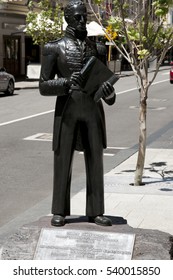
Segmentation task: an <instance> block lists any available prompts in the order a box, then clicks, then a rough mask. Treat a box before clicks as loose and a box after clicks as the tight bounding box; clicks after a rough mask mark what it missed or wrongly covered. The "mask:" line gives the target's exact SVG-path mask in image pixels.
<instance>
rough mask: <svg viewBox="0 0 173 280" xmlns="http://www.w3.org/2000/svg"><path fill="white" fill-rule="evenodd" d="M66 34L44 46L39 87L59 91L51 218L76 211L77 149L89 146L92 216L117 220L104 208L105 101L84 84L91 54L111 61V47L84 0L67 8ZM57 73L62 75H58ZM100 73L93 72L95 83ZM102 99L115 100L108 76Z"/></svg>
mask: <svg viewBox="0 0 173 280" xmlns="http://www.w3.org/2000/svg"><path fill="white" fill-rule="evenodd" d="M64 15H65V20H66V21H67V24H68V26H67V28H66V33H65V35H64V37H62V38H61V39H57V40H56V41H53V42H49V43H47V44H46V45H45V47H44V50H43V59H42V67H41V75H40V82H39V88H40V93H41V94H42V95H45V96H51V95H54V96H57V101H56V108H55V119H54V133H53V151H54V189H53V202H52V214H53V218H52V220H51V224H52V225H53V226H63V225H64V224H65V217H66V216H67V215H70V184H71V173H72V158H73V153H74V150H78V151H84V157H85V164H86V180H87V182H86V184H87V186H86V188H87V190H86V192H87V195H86V215H87V216H88V219H89V222H94V223H96V224H99V225H103V226H111V225H112V223H111V220H110V219H108V218H107V217H105V216H103V213H104V182H103V177H104V172H103V148H106V131H105V116H104V111H103V105H102V101H101V100H98V102H96V101H95V100H94V92H92V93H91V94H90V93H87V92H85V91H84V90H83V88H82V83H83V77H82V75H81V70H82V69H83V67H84V66H85V65H86V63H87V62H88V60H89V59H90V58H91V57H97V58H98V59H101V60H102V61H106V52H105V48H103V47H102V46H98V45H97V44H96V43H95V42H93V41H91V40H89V38H88V37H87V30H86V22H87V10H86V6H85V4H84V3H83V2H82V0H72V1H69V3H68V4H67V6H66V7H65V10H64ZM56 75H57V76H56ZM93 80H94V77H92V78H91V77H90V80H89V82H90V83H91V84H92V83H93ZM99 90H100V91H101V93H102V94H101V96H102V99H103V100H104V101H105V102H106V103H107V104H109V105H112V104H114V102H115V92H114V88H113V86H112V85H111V83H109V82H107V81H106V82H104V83H103V84H102V85H101V87H100V89H99Z"/></svg>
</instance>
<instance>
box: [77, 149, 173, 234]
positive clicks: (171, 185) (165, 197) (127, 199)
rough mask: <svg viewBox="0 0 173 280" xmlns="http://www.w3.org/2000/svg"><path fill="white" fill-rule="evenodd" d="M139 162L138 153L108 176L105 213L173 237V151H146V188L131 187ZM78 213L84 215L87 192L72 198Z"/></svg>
mask: <svg viewBox="0 0 173 280" xmlns="http://www.w3.org/2000/svg"><path fill="white" fill-rule="evenodd" d="M136 159H137V153H135V154H134V155H132V156H131V157H129V158H128V159H126V160H125V161H124V162H122V163H121V164H120V165H118V166H117V167H116V168H114V169H112V170H111V171H110V172H108V173H107V174H105V214H106V215H111V216H116V217H117V216H119V217H123V218H124V219H126V220H127V223H128V225H129V226H132V227H134V228H143V229H157V230H160V231H163V232H167V233H170V234H173V150H170V149H147V152H146V161H145V170H144V174H143V183H145V185H143V186H132V185H131V183H133V181H134V170H135V166H136ZM81 210H82V213H81ZM79 213H80V214H81V215H85V190H83V191H81V192H79V193H78V194H76V195H75V196H74V197H73V198H72V214H73V215H77V214H79Z"/></svg>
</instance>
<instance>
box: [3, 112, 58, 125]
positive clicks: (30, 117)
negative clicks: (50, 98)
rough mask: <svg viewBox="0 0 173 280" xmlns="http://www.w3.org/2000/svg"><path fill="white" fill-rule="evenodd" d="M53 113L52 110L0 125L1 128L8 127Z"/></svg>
mask: <svg viewBox="0 0 173 280" xmlns="http://www.w3.org/2000/svg"><path fill="white" fill-rule="evenodd" d="M52 112H54V110H50V111H46V112H42V113H38V114H35V115H31V116H27V117H23V118H20V119H15V120H12V121H8V122H4V123H0V126H5V125H8V124H12V123H16V122H20V121H24V120H28V119H32V118H35V117H39V116H42V115H46V114H50V113H52Z"/></svg>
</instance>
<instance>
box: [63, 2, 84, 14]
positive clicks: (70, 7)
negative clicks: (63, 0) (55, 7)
mask: <svg viewBox="0 0 173 280" xmlns="http://www.w3.org/2000/svg"><path fill="white" fill-rule="evenodd" d="M74 5H77V6H79V5H81V6H84V7H86V6H85V4H84V2H83V1H82V0H70V1H69V2H68V4H67V6H66V7H65V8H64V16H65V18H68V17H69V16H70V15H71V14H72V10H73V7H74Z"/></svg>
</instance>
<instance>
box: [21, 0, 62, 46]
mask: <svg viewBox="0 0 173 280" xmlns="http://www.w3.org/2000/svg"><path fill="white" fill-rule="evenodd" d="M57 2H58V1H51V0H37V1H29V4H28V8H29V12H28V14H27V17H26V33H27V34H28V35H30V36H31V37H32V39H33V42H34V44H37V45H42V44H45V43H47V42H48V41H52V40H54V39H56V38H58V37H60V36H61V34H62V22H63V20H62V16H63V14H62V10H61V6H60V5H59V4H58V3H57Z"/></svg>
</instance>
